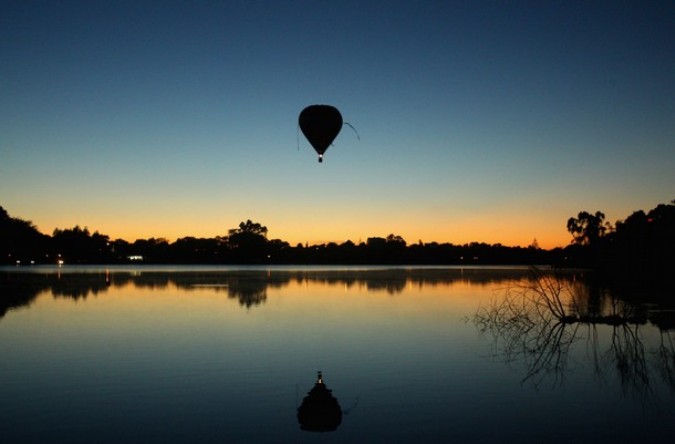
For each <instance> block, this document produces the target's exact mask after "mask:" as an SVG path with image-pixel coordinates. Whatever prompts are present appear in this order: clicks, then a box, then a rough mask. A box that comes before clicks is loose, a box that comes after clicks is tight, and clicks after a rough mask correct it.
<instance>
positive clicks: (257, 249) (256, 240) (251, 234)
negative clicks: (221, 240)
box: [228, 219, 268, 264]
mask: <svg viewBox="0 0 675 444" xmlns="http://www.w3.org/2000/svg"><path fill="white" fill-rule="evenodd" d="M228 243H229V246H230V251H231V252H232V255H233V258H234V260H235V261H236V262H239V263H256V264H257V263H263V262H265V261H266V260H267V256H268V253H267V227H265V226H264V225H261V224H259V223H257V222H252V221H251V220H250V219H249V220H247V221H246V222H241V223H240V224H239V228H233V229H230V230H229V236H228Z"/></svg>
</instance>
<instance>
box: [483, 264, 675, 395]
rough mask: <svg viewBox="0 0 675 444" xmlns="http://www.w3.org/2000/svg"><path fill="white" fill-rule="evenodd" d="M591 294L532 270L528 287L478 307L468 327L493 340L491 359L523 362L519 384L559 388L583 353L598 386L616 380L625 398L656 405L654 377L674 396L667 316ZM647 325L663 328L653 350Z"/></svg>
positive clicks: (674, 359) (674, 347) (674, 355)
mask: <svg viewBox="0 0 675 444" xmlns="http://www.w3.org/2000/svg"><path fill="white" fill-rule="evenodd" d="M593 290H594V289H593V287H589V286H584V285H580V284H579V282H574V281H570V280H567V279H564V278H562V277H561V276H556V275H546V274H542V273H538V272H536V270H534V272H533V278H532V279H531V280H529V281H527V283H524V284H523V283H521V284H519V285H513V286H511V287H509V288H508V289H507V290H505V291H504V294H503V297H501V298H499V299H498V300H495V301H494V302H493V303H492V304H491V305H489V306H487V307H481V308H480V309H479V310H478V312H477V313H476V315H475V316H474V318H473V322H474V323H475V325H476V326H477V327H478V329H479V331H480V332H481V333H483V334H489V335H491V336H492V339H493V345H494V348H493V350H494V355H493V358H494V359H496V360H499V361H502V362H505V363H516V362H522V363H524V365H525V375H524V376H523V379H522V380H523V382H530V383H533V384H534V385H536V386H539V385H541V384H542V383H544V382H548V383H550V384H552V385H553V386H562V385H563V384H564V381H565V378H566V374H567V372H568V371H570V370H571V369H572V368H573V366H574V363H575V360H574V359H573V358H572V356H574V355H575V353H579V352H580V350H579V348H584V347H585V350H586V351H587V354H588V355H589V356H590V358H591V362H592V366H593V371H594V373H595V375H596V377H597V379H598V380H599V381H603V382H604V381H608V380H609V379H610V377H611V376H615V377H616V378H617V379H618V381H619V383H620V386H621V388H622V390H623V392H624V394H627V395H631V396H635V397H637V398H639V399H641V400H642V401H645V402H658V398H657V393H656V391H655V390H654V388H653V381H654V374H655V373H656V374H658V375H659V376H660V378H661V380H662V381H663V382H665V383H666V385H667V386H668V387H669V389H670V390H671V391H675V344H674V341H673V339H674V338H673V334H674V333H675V332H673V331H671V330H668V329H666V328H663V327H664V325H672V312H671V313H668V312H660V313H659V316H658V317H654V316H650V313H649V310H648V309H647V308H646V307H645V306H638V305H634V304H632V303H630V302H627V301H625V300H620V299H618V298H616V297H615V296H613V295H612V294H610V293H607V292H598V291H597V289H595V290H596V291H593ZM668 314H670V316H668ZM648 321H649V322H651V323H653V324H654V325H657V326H659V327H660V328H659V330H658V335H659V338H658V339H659V340H658V341H657V343H658V345H656V346H651V347H648V346H646V345H645V336H646V335H645V332H644V329H646V328H647V327H646V324H647V323H648ZM650 342H651V343H652V344H654V341H650Z"/></svg>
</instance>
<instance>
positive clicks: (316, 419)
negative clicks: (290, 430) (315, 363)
mask: <svg viewBox="0 0 675 444" xmlns="http://www.w3.org/2000/svg"><path fill="white" fill-rule="evenodd" d="M298 422H299V423H300V428H301V429H302V430H306V431H309V432H332V431H334V430H337V428H338V426H339V425H340V423H342V408H341V407H340V404H339V403H338V400H337V399H336V398H335V397H334V396H333V393H332V390H329V389H328V387H326V384H325V383H324V382H323V374H322V372H320V371H319V372H318V374H317V377H316V382H315V383H314V387H312V389H311V390H310V391H309V392H308V393H307V396H305V398H304V399H303V400H302V404H301V405H300V407H298Z"/></svg>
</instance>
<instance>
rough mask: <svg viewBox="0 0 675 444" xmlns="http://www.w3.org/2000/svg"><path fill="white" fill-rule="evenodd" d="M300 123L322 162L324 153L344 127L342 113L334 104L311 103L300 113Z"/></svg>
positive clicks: (303, 132)
mask: <svg viewBox="0 0 675 444" xmlns="http://www.w3.org/2000/svg"><path fill="white" fill-rule="evenodd" d="M298 124H299V125H300V129H301V130H302V134H304V135H305V137H306V138H307V140H308V141H309V143H310V144H311V145H312V146H313V147H314V150H316V152H317V153H318V154H319V162H321V159H322V156H323V153H325V152H326V150H327V149H328V147H329V146H330V144H331V143H333V140H335V137H337V135H338V133H339V132H340V130H341V129H342V114H340V111H338V109H337V108H335V107H334V106H330V105H310V106H308V107H307V108H305V109H303V110H302V112H301V113H300V117H299V118H298Z"/></svg>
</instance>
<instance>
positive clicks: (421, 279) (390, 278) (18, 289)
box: [0, 267, 528, 318]
mask: <svg viewBox="0 0 675 444" xmlns="http://www.w3.org/2000/svg"><path fill="white" fill-rule="evenodd" d="M33 270H35V271H23V270H22V269H16V268H5V269H4V270H0V292H1V293H2V294H3V298H2V299H1V300H0V318H1V317H2V316H4V315H5V313H6V312H7V310H9V309H12V308H18V307H22V306H27V305H30V303H31V302H32V301H33V300H34V299H35V297H36V296H37V295H38V294H40V293H42V292H46V291H48V292H51V294H52V295H53V296H54V297H67V298H72V299H75V300H78V299H85V298H87V297H89V296H96V295H98V294H99V293H102V292H106V291H108V290H109V288H110V287H112V288H113V289H114V288H121V287H126V286H128V285H132V286H134V287H136V288H143V289H151V290H161V289H165V288H169V287H175V288H179V289H181V290H186V291H190V290H194V289H198V288H210V289H212V290H213V291H215V292H224V293H226V294H227V297H228V298H231V299H235V300H237V301H238V302H239V304H240V305H241V306H243V307H246V308H252V307H256V306H258V305H261V304H263V303H264V302H265V301H266V300H267V291H268V289H279V288H283V287H286V286H289V285H291V284H301V285H302V284H323V285H328V286H337V285H341V286H344V287H345V288H352V287H354V286H358V287H362V288H365V289H366V290H367V291H373V292H379V291H384V292H386V293H387V294H392V295H393V294H397V293H400V292H402V291H403V290H404V289H405V288H406V286H407V285H412V286H415V287H423V286H427V285H428V286H436V285H450V284H454V283H459V282H465V283H471V284H473V285H490V284H494V283H500V282H508V281H511V280H513V279H522V278H526V277H527V276H528V270H527V269H526V268H495V269H489V268H447V267H446V268H401V267H394V268H368V267H366V268H362V269H359V268H347V269H306V268H305V269H231V270H212V269H206V270H199V269H194V268H187V269H185V270H183V269H180V268H179V269H177V270H173V271H154V270H148V271H146V270H143V269H142V268H138V269H133V270H128V269H126V270H114V269H107V268H89V269H86V272H83V271H82V270H79V269H76V270H74V271H72V272H69V271H68V269H66V268H57V269H47V268H42V269H41V268H35V269H33Z"/></svg>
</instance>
